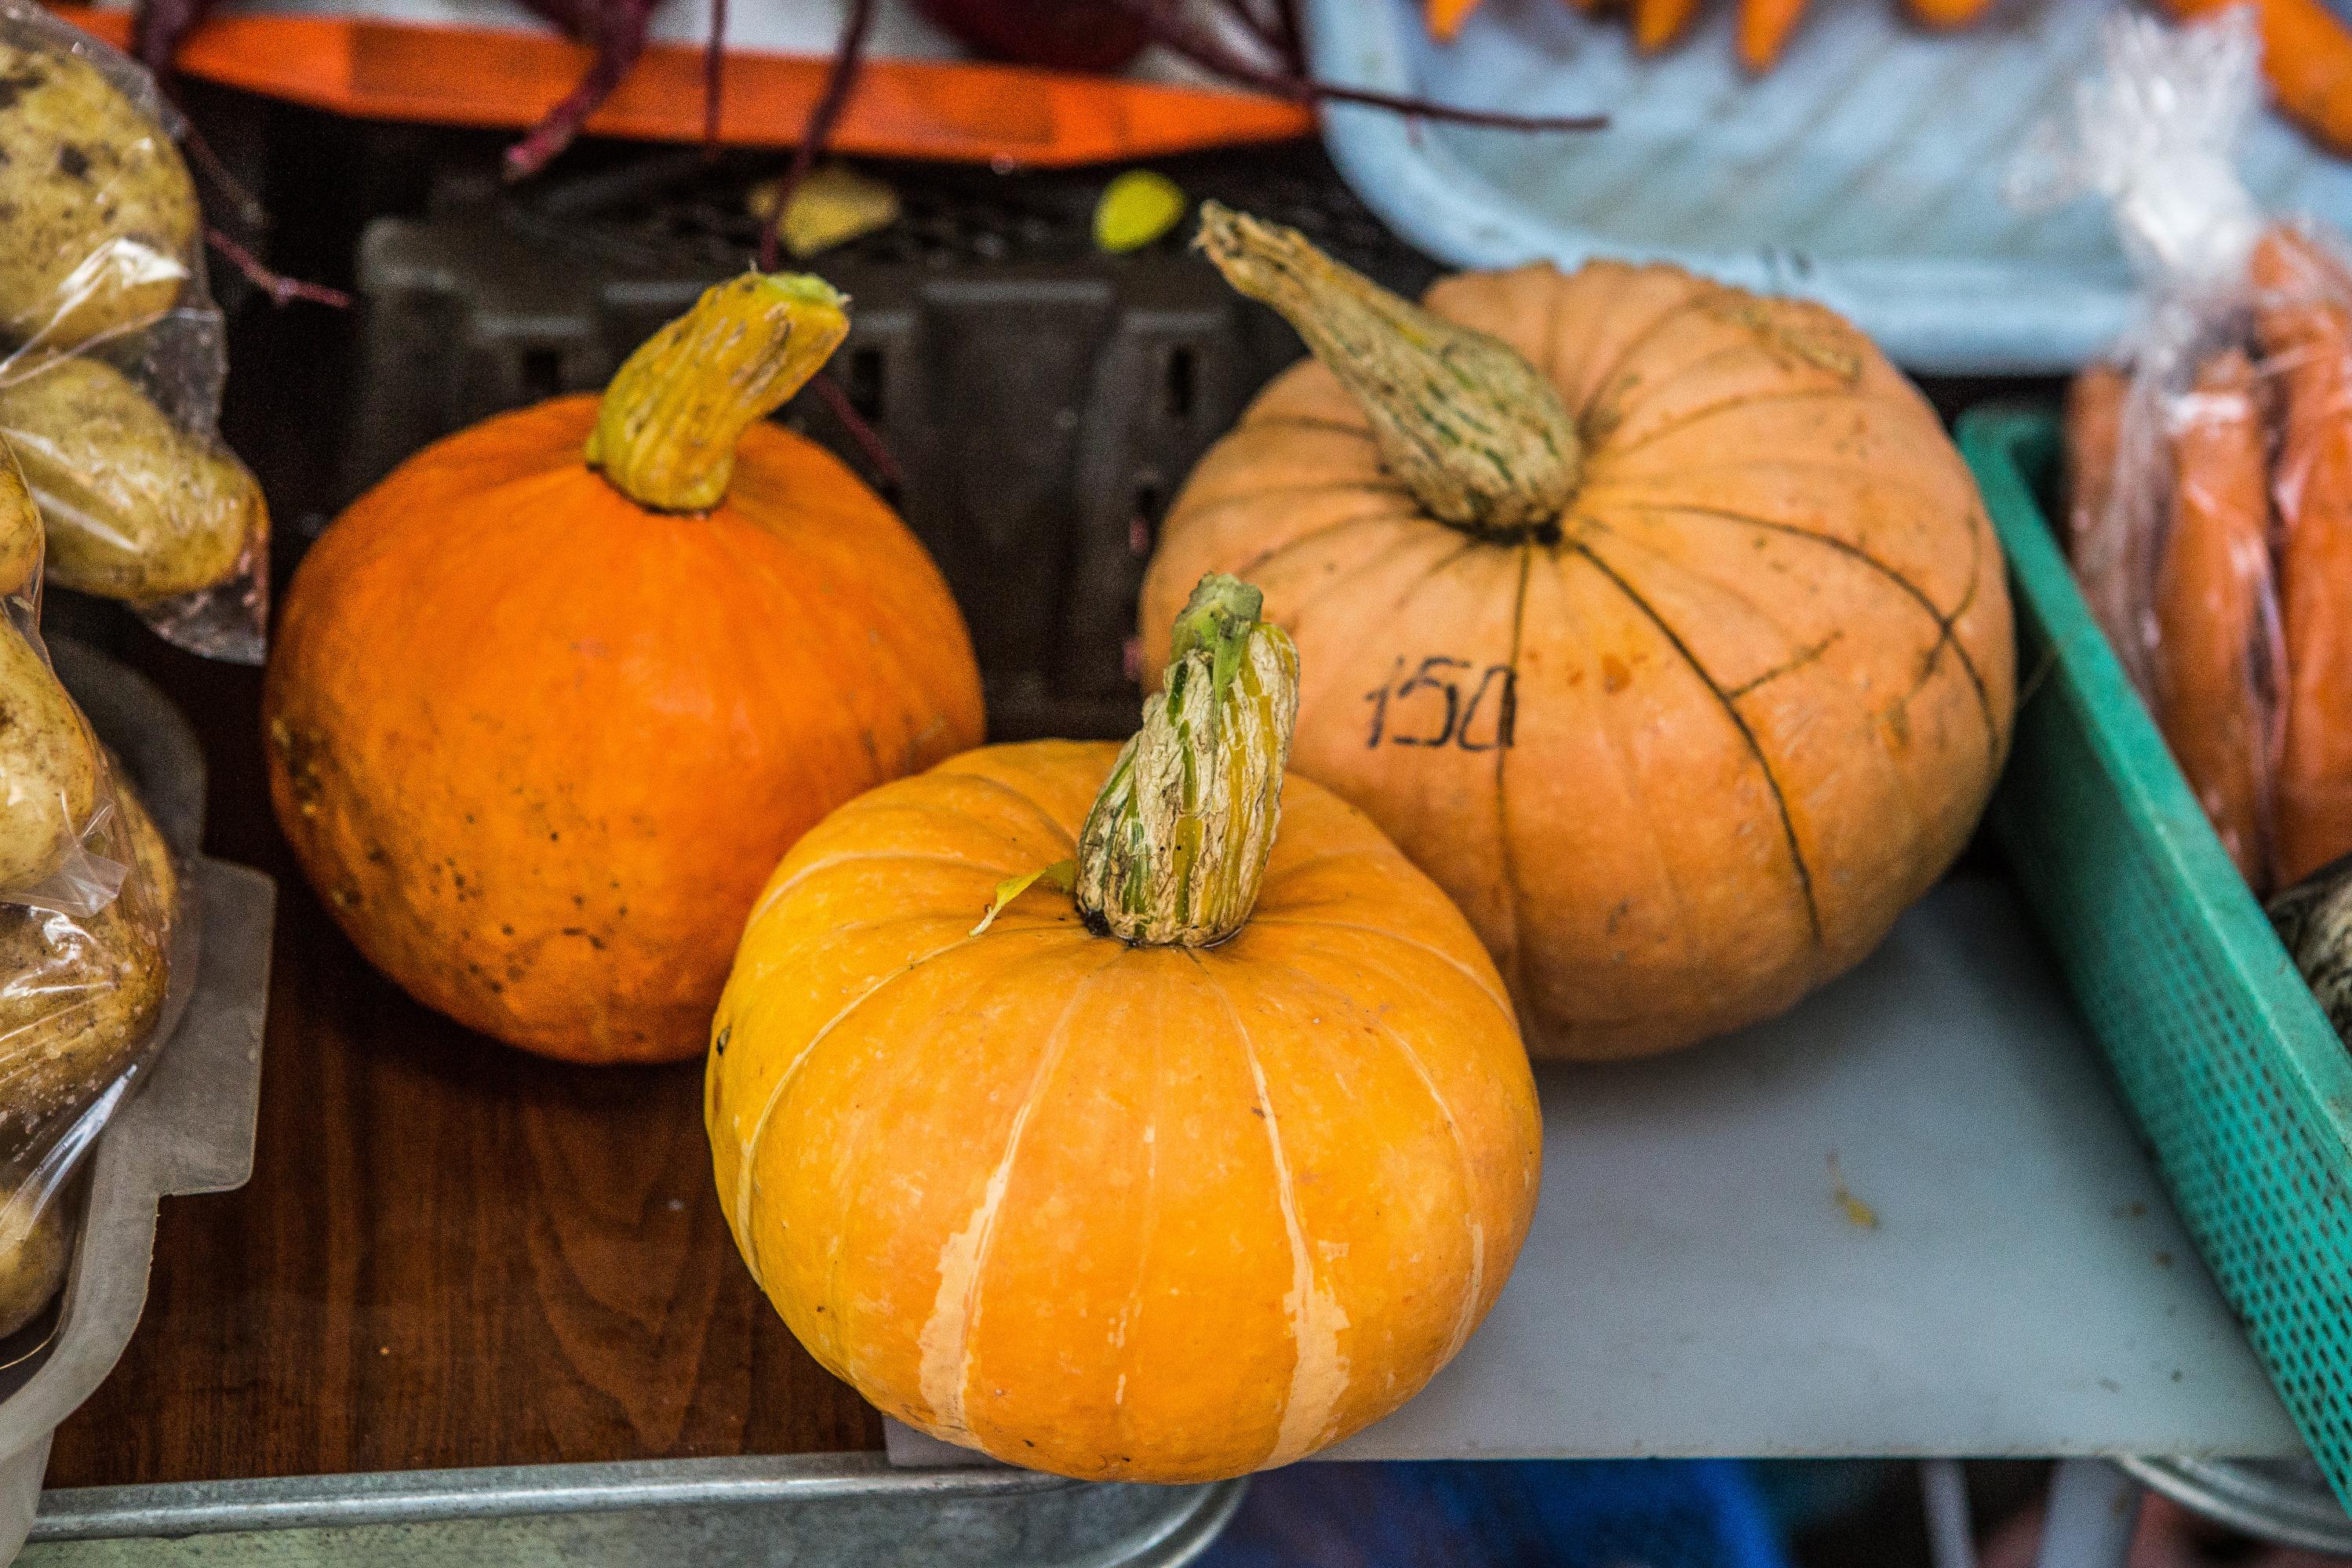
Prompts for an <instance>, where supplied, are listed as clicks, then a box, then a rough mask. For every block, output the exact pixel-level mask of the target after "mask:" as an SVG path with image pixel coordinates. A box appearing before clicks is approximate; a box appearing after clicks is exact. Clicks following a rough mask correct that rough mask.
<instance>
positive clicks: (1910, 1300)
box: [888, 876, 2305, 1464]
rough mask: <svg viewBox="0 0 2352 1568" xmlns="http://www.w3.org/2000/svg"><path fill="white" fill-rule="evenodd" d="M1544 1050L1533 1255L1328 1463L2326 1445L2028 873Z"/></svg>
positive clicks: (2289, 1451)
mask: <svg viewBox="0 0 2352 1568" xmlns="http://www.w3.org/2000/svg"><path fill="white" fill-rule="evenodd" d="M1538 1082H1539V1083H1540V1085H1541V1088H1542V1091H1543V1101H1544V1181H1543V1197H1542V1201H1541V1203H1540V1205H1539V1206H1538V1209H1537V1213H1536V1221H1535V1229H1534V1232H1533V1234H1532V1235H1531V1236H1530V1238H1529V1239H1528V1245H1527V1249H1526V1250H1525V1251H1524V1253H1522V1255H1521V1257H1520V1259H1519V1265H1518V1270H1517V1273H1516V1274H1515V1275H1513V1277H1512V1280H1511V1282H1510V1284H1509V1286H1508V1287H1507V1288H1506V1290H1505V1291H1504V1292H1503V1296H1502V1300H1501V1301H1499V1302H1498V1303H1497V1304H1496V1308H1495V1311H1494V1312H1493V1313H1492V1315H1490V1316H1489V1317H1488V1319H1487V1321H1486V1325H1485V1326H1484V1327H1483V1328H1481V1329H1480V1330H1479V1332H1478V1333H1477V1335H1476V1336H1475V1338H1474V1339H1472V1340H1471V1342H1470V1343H1469V1344H1468V1346H1467V1347H1465V1349H1464V1351H1463V1353H1462V1354H1461V1356H1460V1357H1459V1359H1457V1360H1456V1361H1455V1362H1454V1364H1453V1365H1452V1366H1450V1367H1448V1368H1447V1369H1446V1370H1445V1371H1444V1372H1442V1373H1440V1374H1439V1375H1438V1376H1437V1378H1436V1380H1435V1381H1434V1382H1433V1383H1432V1384H1431V1385H1430V1386H1429V1387H1428V1388H1427V1389H1426V1390H1424V1391H1423V1394H1422V1396H1420V1397H1419V1398H1418V1399H1416V1400H1415V1401H1413V1402H1412V1404H1411V1405H1408V1406H1405V1408H1404V1409H1402V1410H1401V1411H1399V1412H1398V1413H1397V1414H1396V1415H1394V1416H1391V1417H1390V1418H1389V1419H1388V1420H1386V1421H1384V1422H1382V1423H1381V1424H1380V1425H1379V1426H1376V1427H1372V1428H1371V1429H1370V1430H1369V1431H1367V1432H1364V1433H1362V1434H1360V1435H1359V1436H1358V1437H1354V1438H1353V1439H1351V1440H1349V1442H1347V1443H1345V1444H1342V1445H1340V1446H1339V1448H1336V1449H1334V1450H1332V1451H1331V1452H1330V1453H1329V1454H1328V1455H1327V1456H1326V1457H1327V1458H1362V1459H1370V1458H1381V1459H1391V1458H1413V1459H1436V1458H1444V1459H1453V1458H1650V1457H1698V1456H1711V1457H1723V1456H1736V1457H1743V1458H1763V1457H1837V1456H1885V1455H1949V1456H1991V1455H2019V1456H2025V1455H2032V1456H2080V1455H2111V1454H2183V1455H2204V1456H2229V1457H2233V1458H2253V1457H2266V1456H2288V1455H2297V1454H2301V1453H2303V1452H2304V1451H2305V1449H2304V1447H2303V1444H2302V1441H2301V1439H2300V1438H2298V1437H2296V1435H2295V1432H2294V1427H2292V1426H2291V1425H2290V1424H2289V1423H2288V1420H2287V1416H2286V1413H2285V1411H2284V1409H2283V1408H2282V1407H2281V1406H2280V1405H2279V1403H2278V1400H2277V1398H2276V1397H2275V1396H2273V1394H2272V1392H2271V1389H2270V1385H2269V1384H2268V1382H2267V1381H2265V1379H2264V1376H2263V1370H2262V1367H2261V1365H2260V1364H2259V1363H2257V1362H2256V1361H2255V1359H2254V1356H2253V1353H2252V1351H2251V1350H2249V1349H2248V1348H2247V1346H2246V1342H2245V1338H2244V1336H2243V1334H2242V1333H2241V1332H2240V1331H2239V1329H2238V1326H2237V1323H2236V1322H2235V1320H2233V1319H2232V1318H2231V1315H2230V1312H2229V1309H2228V1307H2227V1306H2226V1305H2224V1304H2223V1302H2222V1301H2221V1296H2220V1295H2219V1293H2218V1292H2217V1291H2215V1290H2214V1288H2213V1284H2212V1281H2211V1280H2210V1278H2209V1277H2208V1276H2207V1274H2206V1272H2205V1270H2204V1268H2203V1266H2202V1265H2201V1264H2200V1262H2199V1261H2198V1258H2197V1254H2196V1252H2195V1250H2194V1249H2192V1248H2191V1247H2190V1245H2189V1240H2188V1239H2187V1237H2186V1236H2184V1235H2183V1234H2182V1232H2181V1229H2180V1227H2179V1222H2178V1221H2177V1220H2176V1219H2175V1218H2173V1214H2172V1210H2171V1207H2170V1205H2169V1204H2168V1203H2167V1202H2166V1200H2165V1197H2164V1195H2163V1191H2162V1189H2161V1187H2160V1186H2158V1181H2157V1178H2156V1176H2155V1173H2154V1172H2153V1170H2152V1169H2151V1168H2150V1167H2149V1166H2148V1163H2147V1158H2146V1157H2145V1156H2144V1155H2142V1154H2141V1153H2140V1150H2139V1147H2138V1145H2137V1143H2136V1142H2135V1141H2134V1138H2133V1135H2132V1133H2131V1130H2130V1127H2129V1124H2128V1123H2127V1122H2126V1119H2125V1115H2124V1112H2123V1110H2122V1107H2121V1105H2120V1103H2118V1101H2117V1100H2116V1095H2115V1093H2114V1092H2113V1091H2112V1089H2110V1087H2109V1086H2108V1083H2107V1081H2106V1077H2105V1067H2104V1066H2103V1065H2102V1063H2101V1062H2100V1061H2099V1060H2098V1058H2097V1056H2096V1053H2095V1048H2094V1047H2093V1046H2092V1045H2091V1043H2090V1040H2089V1039H2088V1038H2087V1037H2086V1036H2085V1035H2084V1032H2083V1030H2082V1027H2081V1025H2080V1024H2079V1023H2078V1022H2077V1021H2076V1019H2075V1017H2074V1011H2073V1009H2072V1004H2071V1003H2070V1002H2069V1001H2068V999H2067V998H2066V995H2065V992H2064V990H2063V987H2062V985H2061V982H2060V981H2059V978H2058V977H2057V974H2056V973H2055V971H2054V970H2053V968H2052V967H2050V964H2049V961H2048V959H2047V958H2046V957H2045V956H2044V955H2043V953H2042V948H2041V946H2040V943H2039V940H2038V938H2037V937H2035V936H2033V934H2032V929H2031V926H2030V925H2029V923H2028V920H2027V916H2026V915H2025V912H2024V909H2023V907H2022V906H2021V904H2019V903H2018V901H2017V898H2016V895H2015V894H2013V893H2012V892H2011V890H2010V888H2009V885H2008V883H2006V882H2005V881H2002V880H2000V879H1997V878H1993V877H1990V876H1963V877H1957V878H1954V879H1952V880H1949V881H1948V882H1946V883H1944V884H1943V885H1942V886H1941V887H1939V888H1938V889H1937V891H1936V892H1935V893H1933V894H1930V895H1929V896H1928V898H1927V901H1926V902H1925V903H1924V904H1921V905H1920V906H1919V907H1918V908H1916V909H1915V910H1913V911H1912V912H1911V913H1910V914H1909V915H1906V916H1905V917H1904V919H1903V921H1902V922H1901V924H1900V925H1897V926H1896V928H1895V934H1894V936H1892V937H1890V938H1889V939H1888V941H1887V943H1886V945H1885V946H1884V947H1882V948H1881V949H1880V950H1879V951H1878V953H1877V954H1875V955H1874V956H1872V957H1871V958H1870V959H1869V960H1867V961H1866V962H1865V963H1864V965H1863V966H1862V967H1861V968H1859V969H1858V970H1856V971H1855V972H1854V973H1853V974H1852V975H1850V976H1848V977H1846V978H1845V979H1843V980H1842V981H1840V982H1838V983H1837V984H1836V985H1834V986H1832V987H1831V988H1828V989H1827V990H1824V991H1822V992H1821V993H1820V994H1819V995H1817V996H1815V997H1814V998H1811V1000H1810V1001H1808V1002H1806V1003H1805V1004H1804V1005H1802V1006H1801V1007H1800V1008H1799V1009H1797V1010H1796V1011H1795V1012H1794V1013H1791V1014H1790V1015H1789V1016H1788V1017H1786V1018H1784V1019H1779V1020H1777V1021H1775V1022H1772V1023H1769V1024H1765V1025H1763V1026H1761V1027H1759V1028H1757V1029H1753V1030H1748V1031H1746V1032H1745V1033H1743V1034H1740V1035H1737V1036H1733V1037H1731V1038H1729V1039H1726V1040H1718V1041H1716V1042H1714V1043H1713V1044H1710V1045H1706V1046H1702V1047H1699V1048H1698V1049H1696V1050H1695V1051H1688V1052H1685V1053H1684V1054H1682V1055H1678V1056H1672V1057H1668V1058H1666V1059H1664V1060H1663V1061H1653V1062H1647V1063H1636V1064H1633V1065H1628V1066H1620V1067H1610V1068H1561V1067H1553V1068H1547V1069H1544V1070H1542V1071H1540V1072H1539V1073H1538ZM1832 1155H1834V1156H1835V1158H1836V1166H1835V1169H1834V1171H1833V1170H1832V1165H1831V1157H1832ZM1841 1180H1842V1181H1843V1187H1844V1191H1845V1193H1846V1196H1847V1197H1851V1198H1852V1199H1853V1200H1854V1202H1855V1203H1856V1204H1859V1205H1862V1206H1864V1207H1866V1208H1867V1210H1868V1211H1869V1213H1868V1218H1874V1219H1875V1220H1876V1226H1875V1228H1871V1227H1869V1226H1868V1225H1867V1224H1865V1223H1864V1218H1865V1216H1864V1213H1863V1210H1862V1209H1861V1208H1850V1207H1848V1206H1847V1205H1846V1204H1844V1203H1842V1202H1841V1201H1840V1200H1839V1197H1838V1194H1839V1191H1840V1182H1841ZM888 1441H889V1447H890V1451H891V1455H892V1457H893V1458H895V1459H897V1460H898V1462H900V1463H907V1464H922V1463H940V1462H942V1461H944V1460H946V1459H948V1458H950V1456H952V1455H954V1454H958V1453H960V1452H961V1450H944V1449H943V1446H941V1445H937V1444H933V1443H931V1442H930V1441H929V1439H927V1438H923V1437H919V1436H918V1435H917V1434H915V1433H912V1432H910V1431H908V1430H906V1429H905V1428H903V1427H898V1426H897V1425H896V1424H895V1423H892V1424H890V1428H889V1431H888Z"/></svg>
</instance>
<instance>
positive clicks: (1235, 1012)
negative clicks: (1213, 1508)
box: [1182, 947, 1350, 1469]
mask: <svg viewBox="0 0 2352 1568" xmlns="http://www.w3.org/2000/svg"><path fill="white" fill-rule="evenodd" d="M1182 951H1183V952H1184V954H1185V955H1186V956H1188V957H1190V958H1191V959H1192V963H1193V965H1194V967H1197V968H1198V969H1199V970H1200V972H1201V978H1202V983H1204V984H1205V985H1207V987H1208V988H1209V989H1210V990H1211V991H1212V992H1213V993H1214V994H1215V996H1216V998H1217V999H1218V1000H1219V1001H1220V1002H1223V1004H1224V1009H1225V1016H1226V1017H1227V1018H1230V1019H1233V1023H1234V1035H1235V1036H1236V1037H1237V1038H1238V1039H1239V1040H1240V1041H1241V1047H1242V1061H1244V1063H1245V1064H1247V1066H1248V1068H1249V1072H1250V1083H1251V1085H1252V1087H1253V1088H1254V1089H1255V1091H1256V1092H1257V1102H1258V1106H1259V1108H1260V1109H1261V1110H1263V1111H1264V1112H1265V1115H1263V1116H1261V1117H1259V1118H1258V1120H1259V1121H1260V1122H1261V1123H1262V1124H1264V1125H1265V1143H1266V1152H1267V1154H1268V1155H1269V1156H1270V1157H1271V1158H1272V1160H1273V1162H1274V1178H1275V1181H1274V1196H1275V1203H1276V1207H1278V1208H1279V1209H1280V1210H1281V1212H1282V1228H1283V1231H1284V1234H1285V1235H1286V1237H1287V1238H1288V1239H1289V1242H1290V1281H1291V1284H1290V1288H1291V1291H1292V1293H1293V1295H1294V1296H1295V1297H1296V1298H1297V1305H1296V1306H1294V1307H1292V1308H1290V1309H1289V1317H1290V1343H1291V1347H1292V1350H1293V1352H1294V1353H1295V1354H1294V1356H1293V1359H1292V1361H1291V1369H1290V1386H1289V1387H1288V1388H1287V1389H1286V1390H1285V1391H1284V1394H1283V1400H1282V1416H1281V1419H1280V1420H1279V1421H1278V1422H1277V1423H1276V1427H1275V1435H1274V1446H1273V1447H1272V1448H1269V1449H1267V1450H1266V1457H1265V1459H1264V1460H1263V1461H1261V1465H1260V1466H1257V1467H1253V1468H1254V1469H1255V1468H1263V1467H1270V1466H1274V1465H1280V1464H1286V1463H1287V1462H1289V1461H1290V1460H1291V1459H1293V1458H1297V1457H1299V1455H1300V1454H1304V1453H1307V1452H1311V1451H1312V1450H1313V1449H1314V1448H1315V1446H1316V1440H1317V1439H1318V1438H1319V1437H1321V1436H1322V1428H1323V1427H1328V1425H1329V1422H1330V1417H1331V1416H1332V1414H1333V1413H1334V1411H1336V1410H1337V1408H1338V1406H1339V1396H1341V1395H1344V1394H1345V1393H1346V1392H1347V1390H1348V1385H1349V1381H1350V1380H1349V1375H1348V1370H1347V1361H1346V1359H1345V1358H1344V1357H1341V1356H1339V1354H1338V1353H1337V1349H1336V1347H1335V1348H1334V1351H1333V1359H1334V1360H1335V1361H1336V1362H1337V1363H1338V1371H1339V1391H1338V1393H1336V1394H1334V1395H1333V1396H1331V1401H1330V1406H1328V1407H1327V1408H1326V1409H1325V1410H1324V1411H1323V1412H1322V1416H1323V1421H1322V1426H1319V1427H1318V1428H1317V1430H1316V1431H1315V1432H1313V1433H1293V1432H1291V1431H1289V1430H1288V1428H1289V1427H1290V1425H1291V1420H1292V1417H1293V1416H1297V1415H1300V1414H1312V1412H1301V1411H1300V1410H1299V1409H1298V1407H1297V1401H1298V1396H1299V1393H1300V1389H1299V1381H1300V1379H1301V1377H1302V1376H1304V1375H1306V1374H1307V1354H1308V1352H1307V1334H1306V1329H1307V1321H1308V1319H1309V1318H1310V1317H1311V1316H1312V1315H1313V1310H1314V1306H1315V1296H1316V1288H1315V1287H1316V1276H1315V1260H1313V1259H1312V1258H1311V1257H1309V1256H1308V1254H1307V1231H1306V1228H1305V1226H1304V1225H1303V1224H1302V1223H1301V1222H1300V1220H1299V1218H1298V1186H1297V1182H1296V1181H1295V1180H1294V1179H1293V1177H1292V1176H1291V1174H1290V1162H1289V1160H1288V1159H1287V1158H1286V1156H1285V1155H1284V1152H1283V1147H1282V1127H1281V1124H1280V1122H1279V1120H1278V1119H1277V1118H1276V1115H1275V1113H1274V1096H1273V1095H1272V1094H1270V1093H1268V1092H1267V1091H1266V1082H1265V1064H1264V1063H1263V1062H1261V1061H1259V1060H1258V1054H1257V1046H1256V1043H1255V1041H1253V1040H1251V1039H1250V1032H1249V1025H1248V1023H1247V1022H1246V1021H1245V1020H1244V1019H1243V1018H1242V1010H1241V1009H1240V1008H1239V1007H1237V1006H1235V1005H1234V998H1233V993H1232V992H1231V991H1229V990H1227V989H1226V988H1225V987H1224V983H1223V981H1221V980H1219V979H1218V978H1217V977H1216V974H1215V972H1214V971H1213V970H1212V969H1211V968H1210V967H1209V966H1208V965H1207V963H1206V962H1204V961H1203V960H1202V956H1201V955H1200V954H1199V953H1198V952H1196V951H1194V950H1193V949H1192V948H1189V947H1187V948H1184V949H1182ZM1334 1304H1335V1305H1336V1302H1335V1303H1334ZM1345 1326H1347V1318H1346V1314H1345V1312H1342V1313H1341V1314H1340V1321H1339V1324H1337V1325H1335V1326H1334V1328H1333V1329H1332V1331H1331V1332H1332V1333H1333V1336H1334V1338H1335V1339H1336V1338H1337V1335H1338V1331H1339V1328H1344V1327H1345ZM1302 1438H1304V1441H1302V1440H1301V1439H1302ZM1292 1449H1295V1450H1296V1451H1295V1452H1286V1450H1292Z"/></svg>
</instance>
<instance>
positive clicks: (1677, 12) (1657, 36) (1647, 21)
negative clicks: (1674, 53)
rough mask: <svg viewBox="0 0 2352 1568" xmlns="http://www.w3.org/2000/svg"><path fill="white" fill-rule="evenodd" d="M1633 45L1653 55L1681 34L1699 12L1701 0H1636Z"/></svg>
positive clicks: (1634, 0) (1634, 5)
mask: <svg viewBox="0 0 2352 1568" xmlns="http://www.w3.org/2000/svg"><path fill="white" fill-rule="evenodd" d="M1697 12H1698V0H1633V45H1634V47H1636V48H1638V49H1640V50H1641V51H1642V52H1643V54H1645V55H1654V54H1656V53H1657V52H1658V51H1659V50H1660V49H1663V48H1664V47H1666V46H1667V45H1668V44H1671V43H1673V42H1674V41H1675V39H1676V38H1678V37H1682V32H1683V29H1684V28H1685V27H1687V26H1690V19H1691V17H1692V16H1696V14H1697Z"/></svg>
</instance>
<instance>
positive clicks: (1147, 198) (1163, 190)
mask: <svg viewBox="0 0 2352 1568" xmlns="http://www.w3.org/2000/svg"><path fill="white" fill-rule="evenodd" d="M1186 205H1187V203H1186V202H1185V200H1184V193H1183V191H1182V190H1181V188H1180V187H1179V186H1178V185H1177V183H1176V182H1175V181H1173V180H1171V179H1170V178H1169V177H1168V176H1167V175H1165V174H1155V173H1153V172H1151V171H1150V170H1149V169H1129V171H1128V172H1126V173H1124V174H1121V175H1120V176H1119V177H1118V179H1116V180H1113V181H1112V182H1111V183H1109V184H1108V185H1106V186H1105V187H1103V193H1102V200H1101V201H1100V202H1098V203H1097V204H1096V205H1095V244H1096V245H1097V246H1098V247H1100V248H1101V249H1103V250H1106V251H1108V252H1109V253H1110V254H1111V255H1113V256H1118V255H1121V254H1123V253H1125V252H1127V251H1130V250H1141V249H1142V248H1143V247H1144V246H1148V245H1150V243H1151V242H1152V241H1153V240H1156V239H1158V238H1159V237H1160V235H1164V234H1166V233H1167V232H1168V231H1169V230H1170V229H1172V228H1174V227H1175V226H1176V225H1178V224H1180V223H1181V222H1183V220H1184V209H1185V207H1186Z"/></svg>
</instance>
